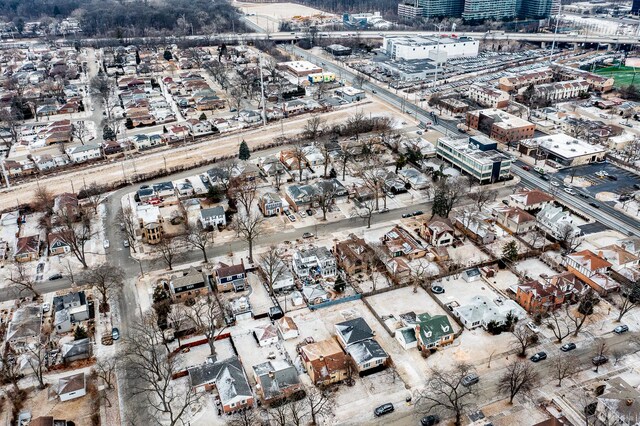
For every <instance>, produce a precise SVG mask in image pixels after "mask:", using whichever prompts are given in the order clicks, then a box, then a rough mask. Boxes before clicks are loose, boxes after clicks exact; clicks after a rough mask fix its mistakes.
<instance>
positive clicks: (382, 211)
mask: <svg viewBox="0 0 640 426" xmlns="http://www.w3.org/2000/svg"><path fill="white" fill-rule="evenodd" d="M388 211H389V209H384V208H383V209H380V210H379V211H378V213H386V212H388Z"/></svg>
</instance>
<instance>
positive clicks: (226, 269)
mask: <svg viewBox="0 0 640 426" xmlns="http://www.w3.org/2000/svg"><path fill="white" fill-rule="evenodd" d="M244 271H245V269H244V263H242V262H241V263H238V264H237V265H231V266H229V265H227V264H226V263H222V262H220V263H219V266H218V267H217V268H216V276H218V277H228V276H231V275H240V274H244Z"/></svg>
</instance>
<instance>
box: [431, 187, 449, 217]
mask: <svg viewBox="0 0 640 426" xmlns="http://www.w3.org/2000/svg"><path fill="white" fill-rule="evenodd" d="M431 214H432V215H433V216H440V217H445V218H446V217H448V216H449V203H448V202H447V198H446V194H445V193H444V191H441V190H438V189H437V190H436V193H435V194H434V196H433V205H432V206H431Z"/></svg>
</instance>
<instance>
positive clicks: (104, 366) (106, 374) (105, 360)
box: [93, 356, 117, 389]
mask: <svg viewBox="0 0 640 426" xmlns="http://www.w3.org/2000/svg"><path fill="white" fill-rule="evenodd" d="M116 365H117V361H116V358H115V357H112V356H110V357H101V358H99V359H98V361H97V362H96V363H95V365H94V366H93V371H94V372H95V374H96V376H98V378H100V379H102V381H103V382H104V384H105V385H107V389H112V388H113V384H114V382H115V378H116Z"/></svg>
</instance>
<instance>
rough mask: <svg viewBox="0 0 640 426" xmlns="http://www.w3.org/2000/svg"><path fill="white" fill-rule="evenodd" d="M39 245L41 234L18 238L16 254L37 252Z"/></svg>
mask: <svg viewBox="0 0 640 426" xmlns="http://www.w3.org/2000/svg"><path fill="white" fill-rule="evenodd" d="M39 247H40V236H39V235H29V236H27V237H21V238H18V241H16V256H17V255H20V254H27V253H37V252H38V248H39Z"/></svg>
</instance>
